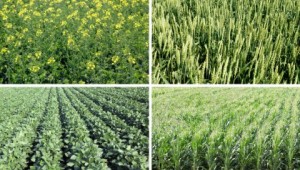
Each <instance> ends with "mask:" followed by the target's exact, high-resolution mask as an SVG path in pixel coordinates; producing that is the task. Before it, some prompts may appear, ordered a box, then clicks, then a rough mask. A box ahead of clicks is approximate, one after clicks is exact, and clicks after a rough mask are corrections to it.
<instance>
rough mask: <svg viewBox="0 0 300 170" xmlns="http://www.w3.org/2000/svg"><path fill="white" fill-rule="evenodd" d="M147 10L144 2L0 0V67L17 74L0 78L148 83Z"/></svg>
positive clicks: (32, 80)
mask: <svg viewBox="0 0 300 170" xmlns="http://www.w3.org/2000/svg"><path fill="white" fill-rule="evenodd" d="M148 11H149V10H148V1H147V0H116V1H112V0H67V1H65V0H51V1H50V0H30V1H28V0H5V1H1V2H0V28H3V29H0V35H1V36H0V55H1V56H5V57H1V58H0V66H1V65H3V63H14V64H15V65H10V66H9V67H12V68H13V69H3V70H16V71H15V72H12V71H10V72H9V73H3V74H6V75H7V77H10V78H15V79H11V80H9V81H10V82H12V83H25V82H17V81H27V82H26V83H30V82H39V83H49V82H51V83H64V82H77V83H80V82H81V83H82V82H84V83H107V82H116V83H120V82H121V83H137V82H138V83H146V82H147V81H148V78H145V76H144V75H145V74H147V75H148V68H149V67H148V65H149V62H148V58H149V57H148V46H145V43H147V42H148V37H149V36H148V30H149V24H148V22H149V18H148V17H149V15H148ZM125 49H126V50H125ZM7 60H12V61H11V62H8V61H7ZM136 63H139V65H137V64H136ZM140 63H141V64H140ZM112 65H114V67H113V66H112ZM96 66H97V67H96ZM116 67H118V69H115V68H116ZM98 68H99V69H100V68H101V69H107V70H105V72H101V74H100V73H99V72H100V70H97V69H98ZM112 68H113V69H112ZM91 70H94V71H91ZM116 70H118V71H116ZM120 71H121V72H122V75H121V76H120V73H119V72H120ZM29 73H31V74H29ZM33 73H34V74H33ZM104 73H109V75H110V76H109V77H112V79H113V80H108V79H107V77H108V76H107V75H105V74H104ZM9 74H11V75H9ZM24 74H28V75H24ZM82 75H88V76H85V77H88V78H86V79H83V77H84V76H82ZM128 75H136V76H135V77H134V79H133V80H128V77H129V76H128ZM99 76H103V77H99ZM103 80H105V81H107V82H99V81H103ZM0 83H3V82H0Z"/></svg>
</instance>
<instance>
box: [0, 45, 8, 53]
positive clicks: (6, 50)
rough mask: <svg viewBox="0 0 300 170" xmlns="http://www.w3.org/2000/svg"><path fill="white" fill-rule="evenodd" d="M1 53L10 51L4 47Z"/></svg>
mask: <svg viewBox="0 0 300 170" xmlns="http://www.w3.org/2000/svg"><path fill="white" fill-rule="evenodd" d="M0 53H1V54H5V53H9V50H8V48H5V47H4V48H2V49H1V51H0Z"/></svg>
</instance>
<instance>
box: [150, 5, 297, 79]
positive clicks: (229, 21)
mask: <svg viewBox="0 0 300 170" xmlns="http://www.w3.org/2000/svg"><path fill="white" fill-rule="evenodd" d="M152 5H153V14H152V15H153V17H152V18H153V44H152V46H153V51H152V52H153V63H152V67H153V82H154V83H172V84H175V83H176V84H177V83H182V84H183V83H188V84H189V83H213V84H214V83H218V84H225V83H230V84H246V83H247V84H248V83H251V84H265V83H272V84H273V83H289V84H290V83H299V76H300V60H299V59H300V35H299V34H300V1H298V0H263V1H261V0H252V1H250V0H199V1H196V0H164V1H163V0H153V4H152Z"/></svg>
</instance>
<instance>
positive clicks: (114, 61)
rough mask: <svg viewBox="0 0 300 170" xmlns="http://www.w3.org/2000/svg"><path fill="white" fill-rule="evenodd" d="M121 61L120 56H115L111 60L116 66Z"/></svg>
mask: <svg viewBox="0 0 300 170" xmlns="http://www.w3.org/2000/svg"><path fill="white" fill-rule="evenodd" d="M119 60H120V57H119V56H113V57H112V59H111V61H112V64H116V63H117V62H118V61H119Z"/></svg>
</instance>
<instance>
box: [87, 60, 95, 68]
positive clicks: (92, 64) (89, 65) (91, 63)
mask: <svg viewBox="0 0 300 170" xmlns="http://www.w3.org/2000/svg"><path fill="white" fill-rule="evenodd" d="M86 68H87V69H88V70H94V69H95V64H94V63H93V62H92V61H88V62H87V63H86Z"/></svg>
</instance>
